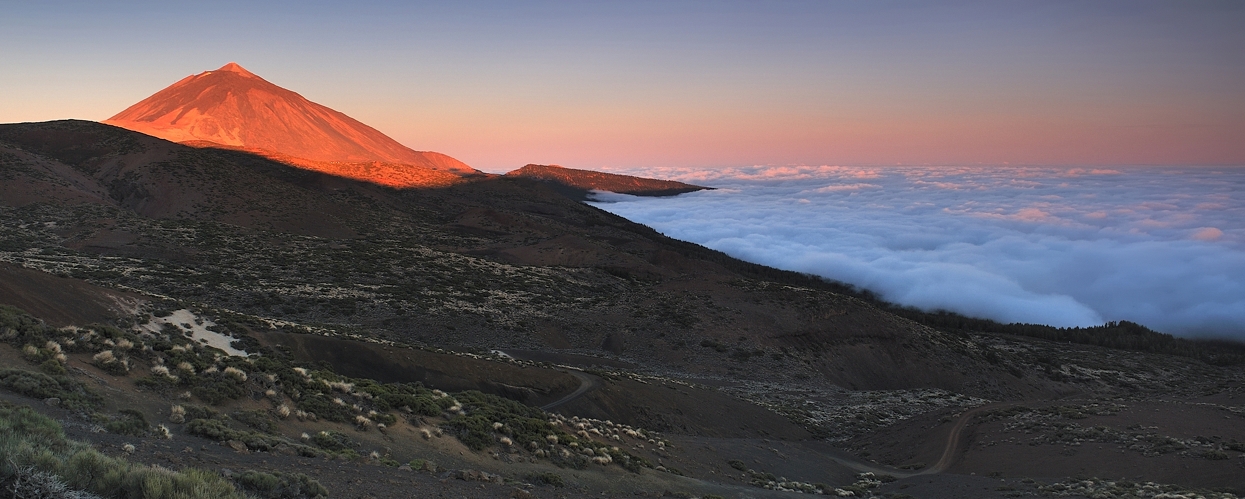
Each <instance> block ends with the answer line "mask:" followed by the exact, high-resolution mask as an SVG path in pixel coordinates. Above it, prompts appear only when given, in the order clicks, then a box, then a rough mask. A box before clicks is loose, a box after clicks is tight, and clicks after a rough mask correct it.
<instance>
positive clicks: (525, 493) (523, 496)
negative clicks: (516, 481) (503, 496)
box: [510, 489, 536, 499]
mask: <svg viewBox="0 0 1245 499" xmlns="http://www.w3.org/2000/svg"><path fill="white" fill-rule="evenodd" d="M510 497H513V498H514V499H536V496H535V495H533V494H532V492H531V491H529V490H523V489H514V494H511V495H510Z"/></svg>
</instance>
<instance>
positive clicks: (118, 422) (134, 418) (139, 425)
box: [104, 409, 150, 436]
mask: <svg viewBox="0 0 1245 499" xmlns="http://www.w3.org/2000/svg"><path fill="white" fill-rule="evenodd" d="M119 412H120V413H121V415H120V416H119V417H117V418H115V419H113V420H112V421H109V422H108V423H106V424H105V425H104V429H106V430H108V432H109V433H116V434H118V435H135V436H143V435H146V434H147V431H148V430H149V429H150V426H149V425H148V424H147V418H146V417H145V416H144V415H143V413H141V412H139V411H136V410H134V409H121V410H120V411H119Z"/></svg>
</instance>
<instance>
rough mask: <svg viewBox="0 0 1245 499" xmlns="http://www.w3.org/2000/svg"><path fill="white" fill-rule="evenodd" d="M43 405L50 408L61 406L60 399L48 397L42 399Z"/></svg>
mask: <svg viewBox="0 0 1245 499" xmlns="http://www.w3.org/2000/svg"><path fill="white" fill-rule="evenodd" d="M43 403H45V404H47V405H50V406H52V407H59V406H60V405H61V399H59V398H56V397H49V398H45V399H43Z"/></svg>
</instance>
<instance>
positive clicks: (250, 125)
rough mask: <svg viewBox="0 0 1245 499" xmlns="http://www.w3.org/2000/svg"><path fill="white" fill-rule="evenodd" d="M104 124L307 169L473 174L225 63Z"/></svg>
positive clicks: (457, 163) (445, 158) (450, 160)
mask: <svg viewBox="0 0 1245 499" xmlns="http://www.w3.org/2000/svg"><path fill="white" fill-rule="evenodd" d="M105 123H107V124H110V125H115V126H119V127H122V128H127V129H130V130H134V131H137V132H140V133H145V134H148V135H152V136H155V137H160V138H162V139H166V140H170V141H173V142H188V141H207V142H211V143H215V144H220V145H224V146H232V147H239V148H246V149H262V150H265V151H272V152H276V153H280V154H285V155H289V156H293V157H296V158H303V159H307V160H312V161H325V162H346V163H362V162H381V163H395V164H404V165H413V166H418V167H424V168H431V169H434V170H443V171H448V172H453V173H458V174H478V173H479V172H478V171H476V170H475V169H473V168H471V167H469V166H467V165H466V164H463V163H462V162H460V161H458V160H455V159H453V158H451V157H449V156H446V155H444V154H440V153H435V152H421V151H414V150H411V149H410V148H408V147H406V146H403V145H402V144H399V143H398V142H397V141H395V140H393V139H391V138H389V137H387V136H385V134H383V133H380V132H379V131H377V130H376V129H374V128H372V127H369V126H367V125H364V124H363V123H360V122H359V121H357V120H355V119H353V118H351V117H349V116H346V115H345V114H342V113H340V112H337V111H334V110H332V109H329V108H327V107H325V106H322V105H320V104H316V103H314V102H311V101H309V100H307V99H306V98H304V97H303V96H301V95H299V94H297V93H295V92H292V91H289V90H286V89H284V88H281V87H279V86H277V85H274V84H272V83H269V82H268V81H267V80H264V79H263V78H260V77H259V76H256V75H255V74H253V73H251V72H249V71H247V70H245V69H243V68H242V67H241V66H239V65H237V64H235V63H232V62H231V63H229V64H226V65H225V66H223V67H221V68H220V69H218V70H216V71H206V72H203V73H200V74H197V75H191V76H187V77H186V78H183V79H182V80H181V81H178V82H177V83H174V84H173V85H170V86H169V87H168V88H165V89H164V90H161V91H159V92H156V93H155V94H154V95H152V96H151V97H148V98H146V99H143V100H142V101H140V102H138V103H137V104H134V105H133V106H130V107H129V108H127V109H126V110H124V111H122V112H120V113H118V114H117V115H116V116H113V117H112V118H110V119H108V120H106V121H105Z"/></svg>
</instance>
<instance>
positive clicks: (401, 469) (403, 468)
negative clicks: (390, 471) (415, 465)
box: [398, 464, 414, 471]
mask: <svg viewBox="0 0 1245 499" xmlns="http://www.w3.org/2000/svg"><path fill="white" fill-rule="evenodd" d="M398 471H414V470H413V469H412V468H411V465H409V464H404V465H402V466H398Z"/></svg>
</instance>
